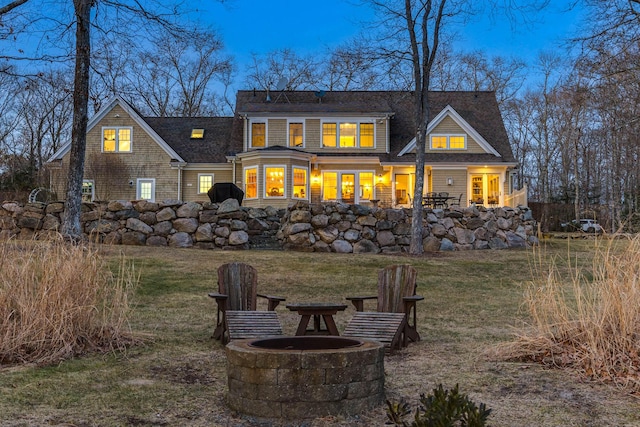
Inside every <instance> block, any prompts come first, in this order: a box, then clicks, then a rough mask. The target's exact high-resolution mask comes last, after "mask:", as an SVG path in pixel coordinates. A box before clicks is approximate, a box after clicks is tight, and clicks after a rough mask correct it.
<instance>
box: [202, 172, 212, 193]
mask: <svg viewBox="0 0 640 427" xmlns="http://www.w3.org/2000/svg"><path fill="white" fill-rule="evenodd" d="M211 187H213V175H198V193H199V194H203V193H206V192H208V191H209V189H211Z"/></svg>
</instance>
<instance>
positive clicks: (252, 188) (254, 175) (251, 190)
mask: <svg viewBox="0 0 640 427" xmlns="http://www.w3.org/2000/svg"><path fill="white" fill-rule="evenodd" d="M244 196H245V197H246V198H247V199H256V198H258V168H257V167H255V166H254V167H251V168H245V169H244Z"/></svg>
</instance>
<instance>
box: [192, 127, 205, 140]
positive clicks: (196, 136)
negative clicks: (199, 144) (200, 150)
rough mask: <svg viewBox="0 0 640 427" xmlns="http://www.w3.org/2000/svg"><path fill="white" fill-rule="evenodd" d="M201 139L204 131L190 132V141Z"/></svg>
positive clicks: (193, 130)
mask: <svg viewBox="0 0 640 427" xmlns="http://www.w3.org/2000/svg"><path fill="white" fill-rule="evenodd" d="M202 138H204V129H192V130H191V139H202Z"/></svg>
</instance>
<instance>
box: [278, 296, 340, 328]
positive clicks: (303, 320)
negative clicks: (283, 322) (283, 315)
mask: <svg viewBox="0 0 640 427" xmlns="http://www.w3.org/2000/svg"><path fill="white" fill-rule="evenodd" d="M287 308H288V309H289V310H291V311H297V312H298V314H299V315H300V316H301V317H300V323H299V324H298V329H297V330H296V335H340V333H339V332H338V328H337V327H336V322H335V320H334V319H333V316H334V315H335V314H336V313H337V312H338V311H344V310H345V309H346V308H347V305H346V304H333V303H324V302H307V303H299V304H287ZM311 316H313V329H307V326H308V325H309V321H310V320H311ZM322 321H324V322H322ZM322 323H324V328H323V327H322Z"/></svg>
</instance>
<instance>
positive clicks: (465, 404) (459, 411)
mask: <svg viewBox="0 0 640 427" xmlns="http://www.w3.org/2000/svg"><path fill="white" fill-rule="evenodd" d="M411 412H412V411H411V407H410V405H409V404H408V403H406V402H391V401H387V418H388V419H389V420H388V422H387V424H394V425H399V426H406V427H409V426H411V427H484V426H487V419H488V418H489V415H490V414H491V409H487V407H486V405H485V404H484V403H480V404H479V405H476V404H475V403H474V402H473V401H472V400H471V399H469V397H468V396H467V395H466V394H461V393H460V391H459V389H458V384H456V386H455V387H454V389H453V390H448V389H447V390H445V389H444V388H443V387H442V384H439V385H438V387H436V388H434V389H433V392H432V394H430V395H428V396H425V395H424V394H421V395H420V406H419V407H418V408H417V409H416V411H415V416H414V420H413V422H411V424H409V423H407V422H406V421H405V418H406V417H407V416H408V415H409V414H411Z"/></svg>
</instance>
